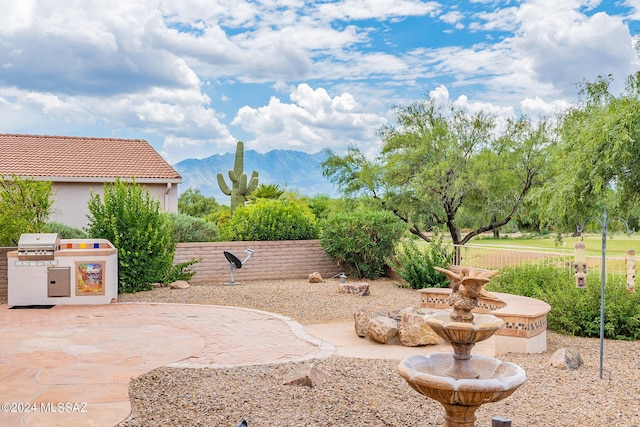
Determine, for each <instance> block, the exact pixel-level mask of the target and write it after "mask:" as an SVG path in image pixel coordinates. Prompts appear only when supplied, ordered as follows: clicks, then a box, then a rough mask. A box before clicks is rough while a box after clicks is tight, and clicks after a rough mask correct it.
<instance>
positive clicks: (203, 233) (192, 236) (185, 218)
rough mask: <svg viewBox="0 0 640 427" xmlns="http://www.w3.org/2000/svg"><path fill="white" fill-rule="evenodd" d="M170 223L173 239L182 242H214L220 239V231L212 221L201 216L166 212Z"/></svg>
mask: <svg viewBox="0 0 640 427" xmlns="http://www.w3.org/2000/svg"><path fill="white" fill-rule="evenodd" d="M167 216H168V218H169V222H170V224H171V228H172V233H171V235H172V236H173V241H174V242H176V243H183V242H215V241H217V240H219V239H220V231H219V230H218V227H216V226H215V225H214V224H213V223H211V222H208V221H205V220H204V219H202V218H196V217H193V216H191V215H185V214H175V213H169V214H167Z"/></svg>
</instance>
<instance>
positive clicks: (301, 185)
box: [173, 150, 337, 205]
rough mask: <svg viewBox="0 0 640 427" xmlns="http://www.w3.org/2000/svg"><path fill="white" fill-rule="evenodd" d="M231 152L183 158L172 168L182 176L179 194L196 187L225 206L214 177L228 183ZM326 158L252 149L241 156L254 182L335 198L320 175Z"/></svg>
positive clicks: (310, 194) (298, 153)
mask: <svg viewBox="0 0 640 427" xmlns="http://www.w3.org/2000/svg"><path fill="white" fill-rule="evenodd" d="M234 158H235V153H227V154H214V155H213V156H211V157H208V158H206V159H187V160H183V161H181V162H179V163H177V164H175V165H173V167H174V168H175V169H176V170H177V171H178V173H180V175H182V184H180V187H179V188H180V192H183V191H186V190H187V189H189V188H197V189H199V190H200V192H201V193H202V194H204V195H205V196H207V197H210V196H213V197H215V199H216V201H217V202H218V203H220V204H226V205H228V204H229V199H228V198H229V196H225V195H224V194H222V192H221V191H220V188H218V181H217V179H216V175H217V174H218V173H222V174H223V175H224V179H225V181H226V182H227V184H229V186H231V183H230V182H229V175H228V174H227V172H228V171H229V169H233V161H234ZM326 158H327V151H326V150H325V151H321V152H319V153H316V154H308V153H303V152H301V151H293V150H273V151H270V152H268V153H266V154H261V153H258V152H256V151H254V150H247V151H245V153H244V172H245V173H246V174H247V175H248V176H251V172H253V171H254V170H256V171H258V179H259V182H260V183H262V184H277V185H279V186H280V187H281V188H286V189H287V190H295V191H298V192H299V193H300V194H303V195H305V196H314V195H317V194H328V195H330V196H332V197H334V196H337V194H336V190H335V188H334V186H333V185H332V184H331V183H330V182H329V181H328V180H327V179H326V178H325V177H324V176H322V172H321V171H320V163H322V162H323V161H324V160H325V159H326Z"/></svg>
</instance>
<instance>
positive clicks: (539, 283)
mask: <svg viewBox="0 0 640 427" xmlns="http://www.w3.org/2000/svg"><path fill="white" fill-rule="evenodd" d="M487 289H488V290H491V291H494V292H504V293H511V294H516V295H523V296H528V297H532V298H537V299H541V300H543V301H546V302H547V303H548V304H549V305H550V306H551V311H550V312H549V314H548V315H547V325H548V327H549V328H550V329H551V330H553V331H555V332H559V333H562V334H569V335H576V336H581V337H598V336H600V297H601V294H600V289H601V282H600V274H597V273H591V274H589V276H588V280H587V288H586V289H578V288H576V287H575V285H574V280H573V275H572V274H571V273H569V270H568V269H566V268H559V267H552V266H535V265H526V264H525V265H520V266H516V267H508V268H505V269H503V270H501V272H500V275H499V276H497V277H496V278H494V279H492V280H491V282H489V284H488V286H487ZM604 335H605V337H606V338H611V339H624V340H637V339H640V293H638V292H635V293H629V292H627V290H626V285H625V278H624V277H623V276H618V277H614V278H613V279H612V278H609V280H608V281H607V284H606V289H605V315H604Z"/></svg>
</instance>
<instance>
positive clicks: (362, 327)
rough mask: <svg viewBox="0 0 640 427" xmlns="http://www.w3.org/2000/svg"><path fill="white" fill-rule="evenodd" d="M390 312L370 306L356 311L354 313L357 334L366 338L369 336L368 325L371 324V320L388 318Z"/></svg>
mask: <svg viewBox="0 0 640 427" xmlns="http://www.w3.org/2000/svg"><path fill="white" fill-rule="evenodd" d="M388 315H389V310H387V309H386V308H381V307H373V306H370V305H367V306H364V307H360V308H358V309H356V311H355V312H354V313H353V318H354V321H355V328H356V334H358V336H359V337H360V338H364V337H366V336H367V323H369V319H371V318H374V317H378V316H388Z"/></svg>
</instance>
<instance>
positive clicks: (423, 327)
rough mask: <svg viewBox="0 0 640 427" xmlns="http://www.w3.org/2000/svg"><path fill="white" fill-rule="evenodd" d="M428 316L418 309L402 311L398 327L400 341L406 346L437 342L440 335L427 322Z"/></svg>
mask: <svg viewBox="0 0 640 427" xmlns="http://www.w3.org/2000/svg"><path fill="white" fill-rule="evenodd" d="M428 318H429V314H424V313H420V312H419V311H418V310H415V311H414V312H407V311H404V312H403V313H402V317H401V318H400V328H399V329H398V335H399V336H400V343H401V344H402V345H404V346H407V347H417V346H421V345H430V344H437V343H438V342H439V341H440V337H439V336H438V335H437V334H436V333H435V332H433V329H431V326H429V325H428V324H427V319H428Z"/></svg>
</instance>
